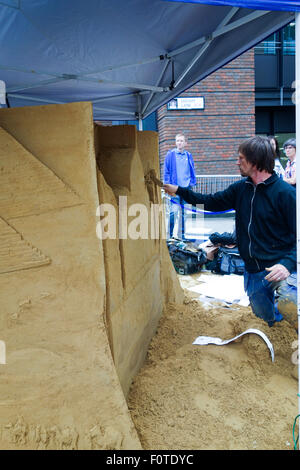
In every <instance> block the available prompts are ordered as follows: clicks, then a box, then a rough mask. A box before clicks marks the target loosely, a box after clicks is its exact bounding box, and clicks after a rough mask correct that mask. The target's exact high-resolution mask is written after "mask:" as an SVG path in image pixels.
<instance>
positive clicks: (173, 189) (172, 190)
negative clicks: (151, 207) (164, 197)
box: [163, 184, 178, 196]
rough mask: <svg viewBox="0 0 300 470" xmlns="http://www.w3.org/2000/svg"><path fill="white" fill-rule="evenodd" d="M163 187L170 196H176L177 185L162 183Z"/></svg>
mask: <svg viewBox="0 0 300 470" xmlns="http://www.w3.org/2000/svg"><path fill="white" fill-rule="evenodd" d="M163 189H164V190H165V191H166V193H167V194H169V195H170V196H176V191H177V189H178V186H176V185H175V184H164V185H163Z"/></svg>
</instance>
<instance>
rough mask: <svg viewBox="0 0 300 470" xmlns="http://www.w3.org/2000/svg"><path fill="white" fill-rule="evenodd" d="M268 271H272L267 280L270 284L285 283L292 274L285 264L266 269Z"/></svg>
mask: <svg viewBox="0 0 300 470" xmlns="http://www.w3.org/2000/svg"><path fill="white" fill-rule="evenodd" d="M266 271H270V272H269V274H268V275H267V276H266V277H265V279H266V280H267V281H269V282H278V281H284V280H285V279H287V278H288V277H289V275H290V272H289V271H288V270H287V269H286V267H285V266H283V264H274V266H271V267H270V268H266Z"/></svg>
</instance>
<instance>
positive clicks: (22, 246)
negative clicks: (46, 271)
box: [0, 217, 51, 274]
mask: <svg viewBox="0 0 300 470" xmlns="http://www.w3.org/2000/svg"><path fill="white" fill-rule="evenodd" d="M49 263H51V260H50V258H48V257H47V256H45V255H44V254H43V253H41V252H40V250H38V249H37V248H35V247H33V246H32V245H30V243H28V242H27V241H26V240H24V239H23V238H22V235H21V234H20V233H18V232H17V231H16V230H15V229H14V228H13V227H11V226H10V225H9V224H8V223H7V222H6V221H5V220H4V219H2V218H1V217H0V274H4V273H9V272H12V271H19V270H21V269H30V268H35V267H37V266H43V265H47V264H49Z"/></svg>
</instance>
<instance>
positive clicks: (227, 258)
mask: <svg viewBox="0 0 300 470" xmlns="http://www.w3.org/2000/svg"><path fill="white" fill-rule="evenodd" d="M207 268H208V269H210V270H211V271H212V272H213V273H218V274H244V272H245V263H244V261H243V260H242V258H241V256H240V253H239V251H238V249H237V248H225V247H224V246H220V248H219V250H218V252H217V254H216V257H215V259H214V260H213V261H212V262H211V263H210V265H209V266H208V265H207Z"/></svg>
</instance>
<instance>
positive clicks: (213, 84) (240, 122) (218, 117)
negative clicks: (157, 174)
mask: <svg viewBox="0 0 300 470" xmlns="http://www.w3.org/2000/svg"><path fill="white" fill-rule="evenodd" d="M195 95H198V96H199V95H200V96H204V100H205V109H204V110H184V111H183V110H179V111H176V110H174V111H173V110H172V111H170V110H167V106H163V107H162V108H160V109H159V110H158V112H157V120H158V132H159V139H160V145H159V151H160V164H161V169H162V167H163V162H164V158H165V155H166V153H167V151H168V150H169V149H172V148H174V146H175V142H174V138H175V135H176V134H177V133H178V132H184V133H185V135H186V136H187V138H188V146H187V149H188V150H189V151H190V152H191V153H192V154H193V157H194V161H195V168H196V174H224V175H225V174H238V173H239V172H238V169H237V166H236V155H237V148H238V145H239V144H240V142H242V141H243V140H244V139H245V138H247V137H250V136H252V135H255V76H254V51H253V50H250V51H248V52H246V53H245V54H243V55H242V56H240V57H239V58H237V59H235V60H234V61H232V62H230V63H229V64H227V65H226V66H224V67H222V68H221V69H220V70H218V71H216V72H215V73H213V74H212V75H210V76H209V77H207V78H206V79H204V80H202V81H201V82H199V83H198V84H197V85H195V86H193V87H192V88H190V89H189V90H187V91H186V92H184V93H183V94H182V95H180V96H195Z"/></svg>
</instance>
